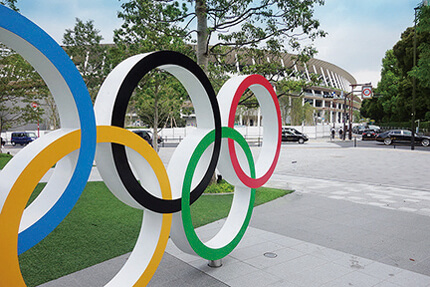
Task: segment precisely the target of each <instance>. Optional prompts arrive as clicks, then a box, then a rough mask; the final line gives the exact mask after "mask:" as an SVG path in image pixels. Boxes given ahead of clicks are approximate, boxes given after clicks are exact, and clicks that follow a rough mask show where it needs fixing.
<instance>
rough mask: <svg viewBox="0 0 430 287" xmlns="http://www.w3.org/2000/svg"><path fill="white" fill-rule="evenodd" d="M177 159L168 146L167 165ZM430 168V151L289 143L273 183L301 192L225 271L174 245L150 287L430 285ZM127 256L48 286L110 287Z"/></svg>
mask: <svg viewBox="0 0 430 287" xmlns="http://www.w3.org/2000/svg"><path fill="white" fill-rule="evenodd" d="M253 151H254V152H255V153H256V154H258V148H253ZM172 152H173V149H172V148H165V149H161V152H160V156H161V158H162V159H163V162H165V163H167V162H168V160H169V158H170V155H171V153H172ZM429 164H430V149H429V151H409V150H399V149H376V148H375V149H372V148H353V147H351V148H344V147H343V148H342V147H340V146H339V145H337V144H336V142H327V141H325V140H319V141H310V142H309V143H307V144H305V145H297V144H283V146H282V152H281V157H280V160H279V164H278V166H277V168H276V171H275V173H274V175H273V177H272V179H271V180H270V181H269V182H268V183H267V184H266V185H267V186H272V187H277V188H283V189H294V190H295V192H294V193H292V194H290V195H287V196H284V197H283V198H280V199H277V200H275V201H272V202H270V203H267V204H264V205H261V206H258V207H256V208H255V209H254V213H253V217H252V220H251V223H250V227H249V228H248V231H247V232H246V234H245V236H244V239H243V240H242V241H241V243H240V244H239V246H238V247H237V248H236V249H235V250H234V251H233V252H232V253H231V254H230V255H229V256H227V257H226V258H224V259H223V266H222V267H220V268H211V267H209V266H207V261H206V260H202V259H199V258H197V257H193V256H190V255H187V254H184V253H183V252H181V251H180V250H179V249H177V248H176V247H175V246H174V245H173V243H172V242H169V243H168V246H167V249H166V253H165V255H164V257H163V259H162V262H161V264H160V266H159V267H158V269H157V272H156V273H155V276H154V277H153V279H152V280H151V282H150V286H251V285H252V286H306V287H307V286H397V287H398V286H430V176H428V167H429ZM92 179H93V180H98V174H97V171H96V170H94V173H93V175H92ZM221 224H223V220H221V221H217V222H214V223H212V224H209V225H207V226H203V227H201V228H199V229H198V233H199V236H200V237H201V238H210V237H211V236H212V235H213V234H215V233H216V231H217V230H218V229H219V227H220V226H221ZM267 253H270V254H269V255H272V256H270V257H267V255H268V254H267ZM265 254H266V256H265ZM127 256H128V255H127V254H126V255H123V256H121V257H118V258H114V259H112V260H109V261H106V262H103V263H101V264H98V265H96V266H93V267H90V268H88V269H84V270H82V271H79V272H76V273H74V274H70V275H68V276H65V277H63V278H60V279H58V280H54V281H52V282H49V283H46V284H44V285H42V286H44V287H49V286H56V287H58V286H60V287H61V286H103V285H104V284H105V283H107V282H108V281H109V280H110V279H111V278H112V277H113V275H114V274H115V272H116V271H118V270H119V268H120V267H121V266H122V264H124V262H125V260H126V259H127ZM274 256H275V257H274ZM271 257H274V258H271Z"/></svg>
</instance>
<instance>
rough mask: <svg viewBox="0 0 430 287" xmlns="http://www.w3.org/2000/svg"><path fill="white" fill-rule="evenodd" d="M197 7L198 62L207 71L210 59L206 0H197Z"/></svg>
mask: <svg viewBox="0 0 430 287" xmlns="http://www.w3.org/2000/svg"><path fill="white" fill-rule="evenodd" d="M195 8H196V15H197V51H196V54H197V64H199V66H200V67H201V68H202V69H203V71H205V72H206V71H207V66H208V60H209V54H208V43H207V41H208V18H207V6H206V0H196V7H195Z"/></svg>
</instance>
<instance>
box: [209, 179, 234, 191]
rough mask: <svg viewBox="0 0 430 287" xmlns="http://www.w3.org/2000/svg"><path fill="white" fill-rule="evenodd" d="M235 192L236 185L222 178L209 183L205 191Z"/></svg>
mask: <svg viewBox="0 0 430 287" xmlns="http://www.w3.org/2000/svg"><path fill="white" fill-rule="evenodd" d="M232 192H234V186H233V185H231V184H229V183H228V182H227V181H225V180H222V181H221V182H219V183H213V184H211V185H209V186H208V187H207V188H206V190H205V193H232Z"/></svg>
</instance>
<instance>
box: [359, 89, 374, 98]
mask: <svg viewBox="0 0 430 287" xmlns="http://www.w3.org/2000/svg"><path fill="white" fill-rule="evenodd" d="M372 96H373V91H372V86H363V89H362V90H361V97H362V98H363V99H370V98H372Z"/></svg>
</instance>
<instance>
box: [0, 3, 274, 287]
mask: <svg viewBox="0 0 430 287" xmlns="http://www.w3.org/2000/svg"><path fill="white" fill-rule="evenodd" d="M0 42H2V43H3V44H5V45H7V46H8V47H10V48H11V49H13V50H15V51H16V52H17V53H19V54H20V55H21V56H23V57H24V58H25V59H26V60H27V61H28V62H29V63H30V64H31V65H32V66H33V67H34V68H35V69H36V70H37V72H38V73H39V74H40V75H41V76H42V78H43V80H44V81H45V82H46V84H47V86H48V88H49V89H50V91H51V93H52V95H53V96H54V99H55V102H56V104H57V107H58V112H59V115H60V121H61V128H60V129H59V130H56V131H53V132H51V133H49V134H47V135H45V136H43V137H41V138H40V139H38V140H37V141H35V142H33V143H32V144H30V145H28V146H27V147H26V148H24V149H23V150H22V151H20V152H19V153H18V154H17V155H16V156H15V157H13V159H12V160H11V161H10V162H9V163H8V164H7V166H6V167H5V168H4V169H3V170H2V171H1V172H0V254H1V256H0V286H8V287H10V286H26V284H25V282H24V279H23V277H22V274H21V271H20V267H19V262H18V255H19V254H21V253H23V252H25V251H26V250H28V249H30V248H32V247H33V246H34V245H36V244H37V243H38V242H40V241H41V240H42V239H43V238H44V237H46V236H47V235H48V234H49V233H50V232H52V231H53V230H54V229H55V228H56V227H57V226H58V225H59V224H60V223H61V221H62V220H63V219H64V218H65V217H66V216H67V214H68V213H69V212H70V211H71V209H72V208H73V206H74V205H75V203H76V202H77V200H78V198H79V196H80V194H81V193H82V190H83V189H84V187H85V184H86V183H87V180H88V177H89V175H90V171H91V168H92V165H93V161H94V159H95V161H96V165H97V167H98V169H99V172H100V174H101V176H102V178H103V180H104V182H105V183H106V185H107V186H108V188H109V189H110V191H111V192H112V193H113V194H114V195H115V196H116V197H117V198H118V199H119V200H121V201H122V202H124V203H125V204H128V205H129V206H132V207H134V208H138V209H143V210H144V217H143V222H142V226H141V230H140V233H139V236H138V239H137V242H136V245H135V247H134V249H133V251H132V253H131V255H130V257H129V259H128V261H127V262H126V263H125V265H124V266H123V267H122V269H121V270H120V271H119V272H118V274H117V275H116V276H115V277H114V278H113V279H112V280H111V281H110V282H109V283H107V284H106V285H105V286H145V285H147V284H148V282H149V281H150V280H151V278H152V276H153V274H154V273H155V271H156V269H157V267H158V264H159V263H160V261H161V258H162V256H163V253H164V250H165V247H166V244H167V240H168V238H169V235H170V236H171V238H172V240H173V242H174V244H175V245H176V246H177V247H178V248H180V249H181V250H182V251H183V252H186V253H189V254H193V255H196V256H200V257H202V258H205V259H207V260H219V259H221V258H223V257H225V256H226V255H228V254H229V253H230V252H231V251H232V250H233V249H234V248H235V247H236V246H237V244H238V243H239V242H240V240H241V238H242V237H243V235H244V233H245V231H246V228H247V226H248V223H249V220H250V217H251V213H252V209H253V204H254V196H255V188H257V187H260V186H262V185H263V184H264V183H265V182H267V181H268V180H269V178H270V176H271V175H272V173H273V171H274V169H275V167H276V164H277V161H278V158H279V153H280V146H281V116H280V109H279V104H278V100H277V96H276V94H275V92H274V90H273V88H272V86H271V85H270V83H269V82H268V81H267V80H266V79H265V78H263V77H262V76H259V75H251V76H237V77H234V78H232V79H230V80H229V81H227V82H226V84H225V85H224V86H223V87H222V88H221V90H220V92H219V94H218V95H217V96H216V95H215V92H214V90H213V88H212V86H211V84H210V82H209V80H208V78H207V76H206V75H205V73H204V72H203V71H202V70H201V69H200V68H199V66H198V65H197V64H196V63H195V62H193V61H192V60H191V59H189V58H187V57H186V56H184V55H182V54H179V53H176V52H171V51H160V52H153V53H148V54H143V55H136V56H133V57H130V58H128V59H126V60H125V61H123V62H122V63H120V64H119V65H118V66H117V67H116V68H115V69H114V70H113V71H112V72H111V73H110V74H109V75H108V77H107V78H106V80H105V82H104V83H103V85H102V87H101V88H100V92H99V94H98V96H97V100H96V102H95V105H94V107H93V105H92V102H91V99H90V96H89V93H88V91H87V88H86V86H85V84H84V81H83V79H82V78H81V75H80V74H79V72H78V70H77V68H76V67H75V66H74V64H73V62H72V61H71V60H70V59H69V57H68V56H67V54H66V53H65V52H64V50H63V49H62V48H61V47H60V46H59V45H58V44H57V43H56V42H55V41H54V40H53V39H52V38H51V37H50V36H48V35H47V34H46V33H45V32H44V31H43V30H42V29H40V28H39V27H38V26H36V25H35V24H34V23H33V22H31V21H30V20H28V19H27V18H25V17H23V16H22V15H20V14H19V13H17V12H14V11H12V10H11V9H9V8H6V7H4V6H2V5H0ZM156 68H159V69H162V70H164V71H167V72H168V73H170V74H172V75H173V76H174V77H176V78H177V79H178V80H179V81H180V82H181V83H182V85H183V86H184V87H185V89H186V90H187V92H188V94H189V96H190V98H191V101H192V103H193V106H194V109H195V113H196V118H197V129H196V130H195V131H194V132H193V133H192V134H190V135H188V136H187V137H186V138H185V139H184V140H183V141H182V142H181V144H180V145H179V146H178V147H177V148H176V150H175V152H174V154H173V156H172V158H171V160H170V162H169V166H168V168H167V170H166V169H165V168H164V165H163V163H162V162H161V159H160V158H159V157H158V155H157V153H156V152H155V151H154V150H153V149H152V148H151V147H150V145H149V144H148V143H147V142H146V141H145V140H143V139H142V138H140V137H139V136H137V135H136V134H134V133H132V132H130V131H127V130H126V129H124V128H123V126H124V117H125V113H126V108H127V104H128V101H129V99H130V96H131V94H132V92H133V90H134V89H135V88H136V86H137V84H138V82H139V80H140V79H141V78H142V77H143V76H144V75H145V74H147V73H148V72H150V71H151V70H153V69H156ZM248 88H249V89H250V90H251V91H252V92H253V93H254V94H255V95H256V97H257V99H258V102H259V104H260V107H261V109H262V114H263V117H264V119H265V121H264V124H265V126H264V133H263V145H262V148H261V152H260V156H259V158H258V160H257V162H255V163H254V159H253V156H252V153H251V150H250V148H249V146H248V144H247V142H246V141H245V139H244V138H243V137H242V135H241V134H239V133H238V132H237V131H236V130H234V119H235V113H236V108H237V105H238V102H239V99H240V97H241V96H242V94H243V93H244V92H245V91H246V90H247V89H248ZM96 150H97V156H95V155H96ZM54 165H56V168H55V171H54V173H53V175H52V176H51V178H50V180H49V182H48V183H47V185H46V186H45V188H44V189H43V191H42V192H41V193H40V195H39V196H38V197H37V198H36V200H34V201H33V202H32V203H31V204H30V205H29V206H28V207H27V208H26V204H27V201H28V199H29V197H30V195H31V193H32V192H33V190H34V188H35V186H36V185H37V183H38V182H39V180H40V179H41V178H42V176H43V175H44V174H45V173H46V172H47V171H48V170H49V169H50V168H51V167H52V166H54ZM216 168H217V169H218V171H219V172H220V173H221V175H222V176H223V177H224V178H225V179H226V180H227V181H228V182H229V183H231V184H233V185H234V186H235V192H234V198H233V202H232V206H231V210H230V213H229V215H228V217H227V220H226V222H225V224H224V226H223V227H222V228H221V230H220V231H219V232H218V233H217V234H216V235H215V236H214V237H213V238H212V239H210V240H209V241H207V242H202V241H201V240H200V239H199V237H198V236H197V235H196V232H195V231H194V228H193V226H192V221H191V217H190V205H191V204H192V203H193V202H195V201H196V200H197V199H198V198H199V197H200V195H201V194H202V193H203V191H204V190H205V188H206V186H207V185H208V183H209V181H210V179H211V177H212V174H213V173H214V171H215V169H216Z"/></svg>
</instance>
